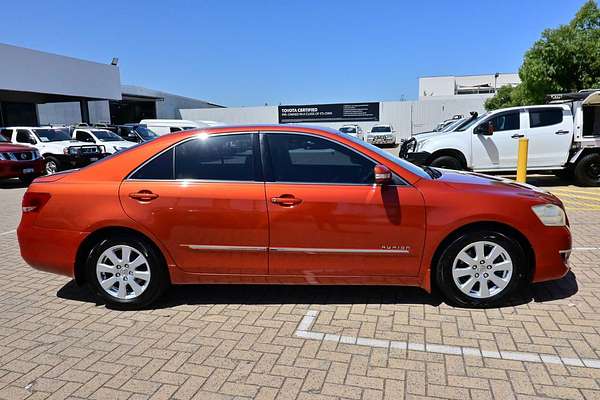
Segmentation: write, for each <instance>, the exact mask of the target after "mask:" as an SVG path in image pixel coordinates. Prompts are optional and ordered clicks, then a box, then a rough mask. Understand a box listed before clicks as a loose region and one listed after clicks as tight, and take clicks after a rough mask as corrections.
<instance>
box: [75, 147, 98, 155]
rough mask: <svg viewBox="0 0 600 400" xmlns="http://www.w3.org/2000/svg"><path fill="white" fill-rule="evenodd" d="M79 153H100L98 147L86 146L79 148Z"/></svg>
mask: <svg viewBox="0 0 600 400" xmlns="http://www.w3.org/2000/svg"><path fill="white" fill-rule="evenodd" d="M79 153H80V154H98V153H100V150H99V148H98V146H86V147H80V148H79Z"/></svg>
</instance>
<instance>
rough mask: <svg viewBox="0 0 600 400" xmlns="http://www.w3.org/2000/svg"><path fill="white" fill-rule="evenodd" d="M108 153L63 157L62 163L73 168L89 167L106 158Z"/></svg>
mask: <svg viewBox="0 0 600 400" xmlns="http://www.w3.org/2000/svg"><path fill="white" fill-rule="evenodd" d="M107 155H109V154H107V153H98V154H89V155H88V154H86V155H65V156H63V157H61V160H60V161H61V162H62V163H63V164H65V165H68V166H70V167H72V168H79V167H84V166H86V165H89V164H91V163H93V162H96V161H98V160H100V159H102V158H104V157H106V156H107Z"/></svg>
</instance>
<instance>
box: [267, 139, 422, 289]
mask: <svg viewBox="0 0 600 400" xmlns="http://www.w3.org/2000/svg"><path fill="white" fill-rule="evenodd" d="M261 141H262V145H263V149H264V150H265V151H264V153H265V154H268V157H267V160H265V167H266V169H267V179H268V181H267V183H266V194H267V200H268V209H269V223H270V249H269V272H270V274H271V275H294V276H303V277H304V279H305V280H306V281H307V282H313V283H314V282H318V280H319V278H322V277H340V276H348V277H359V276H363V277H371V276H380V277H381V276H414V275H417V273H418V270H419V262H420V257H421V252H422V248H423V241H424V238H425V209H424V204H423V198H422V196H421V194H420V192H419V191H418V190H417V189H415V188H414V187H412V186H410V185H408V184H406V183H404V182H403V181H401V180H400V179H399V178H398V180H397V181H396V183H394V184H391V185H385V186H380V185H375V184H374V174H373V167H374V166H375V165H376V163H375V162H374V161H373V160H371V159H369V158H367V157H365V156H364V155H363V154H361V153H359V152H357V151H356V150H354V149H352V148H350V147H347V146H345V145H342V144H341V143H339V142H335V141H333V140H331V139H329V138H324V137H319V136H315V135H312V134H304V133H295V132H289V133H287V132H286V133H282V132H278V133H266V134H264V135H261Z"/></svg>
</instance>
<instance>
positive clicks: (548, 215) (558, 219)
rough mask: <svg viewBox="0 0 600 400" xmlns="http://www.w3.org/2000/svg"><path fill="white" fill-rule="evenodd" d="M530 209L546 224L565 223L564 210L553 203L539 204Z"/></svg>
mask: <svg viewBox="0 0 600 400" xmlns="http://www.w3.org/2000/svg"><path fill="white" fill-rule="evenodd" d="M531 210H532V211H533V212H534V213H535V215H537V217H538V218H539V219H540V221H542V224H544V225H546V226H565V225H566V224H567V216H566V215H565V212H564V211H563V209H562V208H560V207H559V206H557V205H555V204H539V205H537V206H533V207H531Z"/></svg>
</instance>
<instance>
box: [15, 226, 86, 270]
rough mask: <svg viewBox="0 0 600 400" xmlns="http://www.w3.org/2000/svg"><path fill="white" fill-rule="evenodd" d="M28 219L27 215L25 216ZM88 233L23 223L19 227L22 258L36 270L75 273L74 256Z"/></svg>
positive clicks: (18, 234)
mask: <svg viewBox="0 0 600 400" xmlns="http://www.w3.org/2000/svg"><path fill="white" fill-rule="evenodd" d="M25 218H28V216H25ZM87 235H88V233H87V232H77V231H67V230H62V229H47V228H39V227H36V226H29V224H28V226H26V227H25V226H24V225H23V222H21V224H20V225H19V228H18V229H17V237H18V240H19V247H20V249H21V257H23V259H24V260H25V262H26V263H27V264H29V265H30V266H32V267H33V268H35V269H39V270H42V271H47V272H53V273H55V274H60V275H65V276H69V277H74V276H75V258H76V255H77V249H78V248H79V245H80V244H81V242H82V241H83V240H84V239H85V238H86V237H87Z"/></svg>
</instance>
